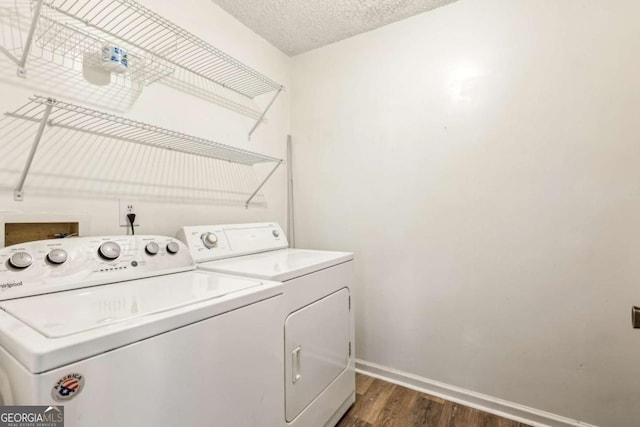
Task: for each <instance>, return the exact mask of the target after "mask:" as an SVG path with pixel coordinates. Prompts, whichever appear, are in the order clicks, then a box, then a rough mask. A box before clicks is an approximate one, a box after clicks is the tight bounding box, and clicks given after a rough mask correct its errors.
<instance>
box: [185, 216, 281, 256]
mask: <svg viewBox="0 0 640 427" xmlns="http://www.w3.org/2000/svg"><path fill="white" fill-rule="evenodd" d="M178 239H180V240H181V241H183V242H184V243H185V244H186V245H187V246H188V247H189V250H190V251H191V255H192V256H193V259H194V260H195V261H196V262H205V261H213V260H217V259H223V258H231V257H236V256H241V255H249V254H255V253H259V252H266V251H272V250H276V249H284V248H288V247H289V242H288V241H287V237H286V236H285V235H284V232H283V231H282V228H281V227H280V225H278V224H277V223H275V222H265V223H258V224H225V225H195V226H187V227H183V228H182V229H181V230H180V231H178Z"/></svg>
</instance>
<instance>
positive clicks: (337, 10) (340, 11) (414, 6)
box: [213, 0, 456, 56]
mask: <svg viewBox="0 0 640 427" xmlns="http://www.w3.org/2000/svg"><path fill="white" fill-rule="evenodd" d="M213 1H214V3H217V4H218V5H219V6H220V7H222V8H223V9H224V10H226V11H227V12H229V13H230V14H231V15H233V16H235V17H236V18H237V19H238V20H239V21H240V22H242V23H243V24H245V25H246V26H247V27H249V28H251V29H252V30H253V31H255V32H256V33H258V34H260V35H261V36H262V37H264V38H265V39H266V40H268V41H269V42H271V43H272V44H273V45H274V46H276V47H278V48H279V49H280V50H282V51H283V52H284V53H286V54H288V55H291V56H293V55H297V54H299V53H303V52H306V51H308V50H311V49H315V48H317V47H320V46H324V45H327V44H329V43H333V42H337V41H338V40H342V39H346V38H348V37H351V36H354V35H356V34H360V33H364V32H366V31H370V30H373V29H375V28H378V27H382V26H383V25H387V24H390V23H391V22H395V21H399V20H401V19H404V18H408V17H410V16H413V15H417V14H419V13H422V12H426V11H428V10H431V9H435V8H437V7H440V6H444V5H445V4H448V3H453V2H454V1H456V0H326V1H318V0H241V1H238V0H213Z"/></svg>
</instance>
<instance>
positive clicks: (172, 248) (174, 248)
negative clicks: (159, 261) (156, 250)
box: [167, 242, 180, 255]
mask: <svg viewBox="0 0 640 427" xmlns="http://www.w3.org/2000/svg"><path fill="white" fill-rule="evenodd" d="M179 250H180V245H178V244H177V243H176V242H171V243H168V244H167V252H169V253H170V254H171V255H174V254H177V253H178V251H179Z"/></svg>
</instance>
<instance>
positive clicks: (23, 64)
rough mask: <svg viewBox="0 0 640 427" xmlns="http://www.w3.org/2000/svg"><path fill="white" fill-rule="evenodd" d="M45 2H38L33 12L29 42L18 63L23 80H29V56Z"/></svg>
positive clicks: (28, 36) (19, 75) (41, 0)
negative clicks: (27, 66)
mask: <svg viewBox="0 0 640 427" xmlns="http://www.w3.org/2000/svg"><path fill="white" fill-rule="evenodd" d="M43 1H44V0H38V1H37V3H36V6H35V9H34V11H33V16H32V17H31V27H30V28H29V34H28V35H27V41H26V43H25V46H24V50H23V51H22V58H20V61H19V62H18V77H22V78H23V79H26V78H27V68H26V65H27V56H28V55H29V52H30V51H31V45H32V44H33V36H34V35H35V33H36V27H37V26H38V20H39V19H40V11H41V10H42V2H43Z"/></svg>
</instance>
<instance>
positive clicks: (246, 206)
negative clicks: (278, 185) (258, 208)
mask: <svg viewBox="0 0 640 427" xmlns="http://www.w3.org/2000/svg"><path fill="white" fill-rule="evenodd" d="M283 161H284V160H279V161H278V163H276V166H275V167H274V168H273V169H272V170H271V172H269V175H267V176H266V178H265V179H264V180H262V182H261V183H260V185H258V188H256V191H254V192H253V194H252V195H251V197H249V199H248V200H247V202H246V203H245V204H244V208H245V209H249V203H251V200H253V198H254V197H256V194H258V191H260V189H261V188H262V186H263V185H264V184H265V183H266V182H267V181H268V180H269V178H271V175H273V173H274V172H275V171H276V169H278V167H279V166H280V165H281V164H282V162H283Z"/></svg>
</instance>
